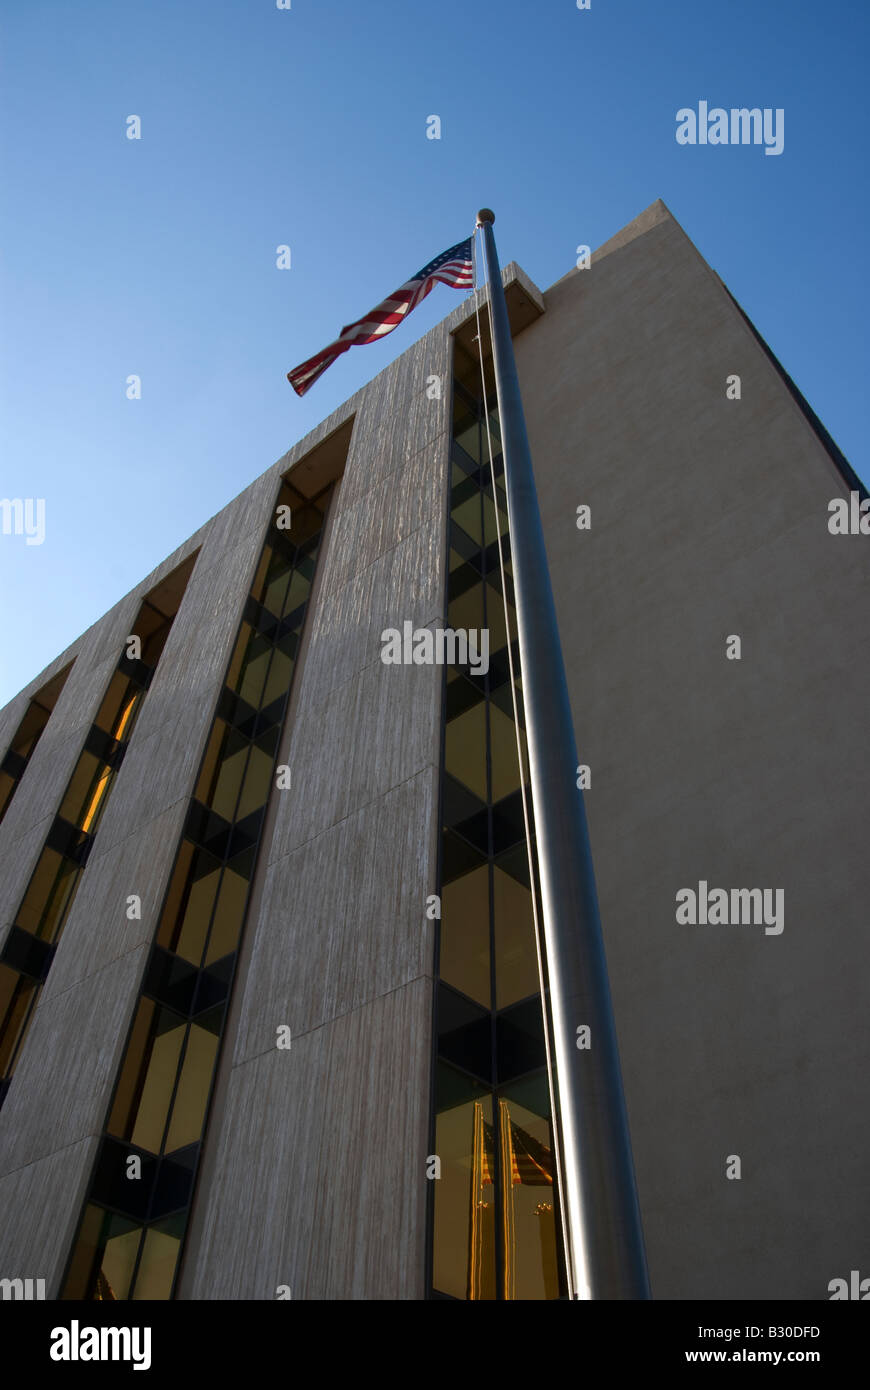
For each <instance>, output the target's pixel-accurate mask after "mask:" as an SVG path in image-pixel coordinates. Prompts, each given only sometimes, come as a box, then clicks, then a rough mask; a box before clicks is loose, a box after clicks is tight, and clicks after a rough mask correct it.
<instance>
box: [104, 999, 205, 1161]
mask: <svg viewBox="0 0 870 1390" xmlns="http://www.w3.org/2000/svg"><path fill="white" fill-rule="evenodd" d="M186 1027H187V1025H186V1022H185V1020H184V1019H183V1018H182V1017H181V1016H180V1015H179V1014H176V1013H174V1012H173V1011H172V1010H171V1009H167V1008H164V1007H163V1006H162V1005H159V1004H155V1003H154V1001H153V1000H151V999H142V1000H141V1001H140V1003H139V1009H138V1012H137V1015H136V1022H135V1023H134V1025H133V1033H132V1036H131V1039H130V1042H129V1043H128V1045H127V1052H126V1056H125V1058H124V1067H123V1071H122V1074H121V1078H120V1081H119V1083H118V1090H117V1094H116V1096H115V1101H114V1104H113V1106H112V1113H111V1116H110V1118H109V1124H108V1131H109V1133H110V1134H114V1135H116V1136H117V1137H118V1138H119V1139H129V1140H131V1141H132V1142H133V1143H134V1144H135V1145H136V1146H137V1148H140V1149H147V1150H148V1151H149V1152H150V1153H154V1154H157V1153H160V1146H161V1143H162V1141H163V1132H164V1129H165V1128H166V1120H167V1117H168V1115H169V1107H170V1104H171V1102H172V1092H173V1089H174V1087H175V1078H176V1075H177V1072H178V1062H179V1059H180V1056H181V1049H182V1046H183V1044H184V1036H185V1031H186Z"/></svg>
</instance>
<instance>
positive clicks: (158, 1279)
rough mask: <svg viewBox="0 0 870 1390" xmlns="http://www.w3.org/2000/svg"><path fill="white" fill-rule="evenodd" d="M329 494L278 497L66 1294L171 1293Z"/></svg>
mask: <svg viewBox="0 0 870 1390" xmlns="http://www.w3.org/2000/svg"><path fill="white" fill-rule="evenodd" d="M327 496H328V489H327V493H326V494H324V496H323V497H321V498H319V499H315V500H314V501H313V502H311V501H306V500H305V499H303V498H302V497H300V496H299V495H298V494H297V493H295V492H294V490H293V489H292V488H291V487H289V485H287V484H285V485H284V487H283V488H282V490H281V495H280V497H279V501H278V506H279V507H281V506H284V505H286V506H289V507H290V508H291V513H292V525H291V527H290V529H289V531H288V530H286V529H283V530H279V529H278V528H277V527H276V526H273V527H272V529H271V531H270V536H269V538H268V540H267V542H266V545H265V546H264V548H263V553H262V555H261V557H260V561H259V564H258V566H257V571H256V574H255V577H254V581H253V585H252V588H251V591H250V595H249V600H248V604H247V607H246V610H245V617H244V619H243V621H242V623H241V625H240V629H239V633H238V637H237V640H236V643H235V645H234V648H233V652H232V656H231V659H230V662H229V666H228V668H227V673H226V681H225V688H224V691H223V694H222V697H221V699H220V701H219V712H218V714H217V715H216V717H215V720H214V723H213V726H212V729H211V732H210V736H209V738H208V740H207V743H206V749H205V753H204V755H203V759H202V764H201V767H200V770H199V774H198V776H197V780H196V784H195V789H194V796H193V799H192V801H191V804H190V808H189V812H188V816H187V819H186V822H185V829H184V834H183V836H182V839H181V842H180V844H179V847H178V852H177V855H176V860H175V865H174V868H173V870H172V874H171V876H170V882H169V886H168V889H167V893H166V898H165V900H164V904H163V909H162V911H161V914H160V922H159V926H158V929H157V933H156V938H155V942H154V945H153V948H152V951H151V956H150V959H149V962H148V966H147V969H146V972H145V977H144V982H143V986H142V994H141V997H140V1000H139V1004H138V1008H137V1012H136V1016H135V1019H134V1022H133V1026H132V1029H131V1032H130V1037H129V1040H128V1042H127V1046H126V1048H125V1051H124V1057H123V1061H122V1064H121V1068H120V1072H119V1075H118V1080H117V1083H116V1090H115V1096H114V1100H113V1103H112V1107H111V1113H110V1116H109V1120H108V1123H107V1126H106V1133H105V1136H104V1138H103V1141H102V1145H101V1149H100V1154H99V1157H98V1160H97V1163H96V1165H95V1169H94V1174H93V1177H92V1180H91V1188H90V1192H89V1200H88V1202H87V1203H86V1206H85V1210H84V1212H83V1215H82V1218H81V1225H80V1228H79V1232H78V1236H77V1238H76V1242H75V1245H74V1248H73V1252H72V1255H71V1259H70V1266H69V1272H68V1276H67V1280H66V1283H65V1286H64V1293H63V1297H65V1298H76V1297H86V1298H101V1297H104V1296H110V1295H105V1294H102V1293H101V1292H100V1288H101V1284H100V1279H102V1280H104V1281H105V1282H106V1283H107V1284H111V1285H112V1287H113V1288H114V1289H116V1291H115V1294H114V1296H115V1297H117V1298H131V1299H137V1300H138V1299H164V1298H171V1297H172V1292H173V1287H174V1281H175V1277H176V1271H177V1267H178V1262H179V1258H180V1254H181V1249H182V1245H183V1240H184V1233H185V1229H186V1224H187V1218H188V1212H189V1207H190V1201H191V1197H192V1192H193V1184H194V1179H195V1175H196V1170H197V1165H198V1162H199V1154H200V1150H201V1144H202V1141H203V1138H204V1134H205V1130H206V1125H207V1119H208V1107H209V1102H210V1098H211V1092H212V1086H213V1083H214V1077H215V1073H216V1068H217V1062H218V1054H219V1049H220V1040H221V1035H222V1031H223V1026H224V1019H225V1016H226V1006H227V1002H228V999H229V994H230V989H231V987H232V980H233V975H234V972H235V964H236V959H237V952H238V948H239V943H240V940H241V934H242V928H243V925H244V919H245V911H246V907H247V902H248V895H249V891H250V884H251V877H252V875H253V872H254V865H255V861H256V853H257V847H258V841H259V835H260V827H261V825H262V819H263V814H264V812H265V808H266V804H267V802H268V800H269V796H270V794H271V791H272V787H273V786H274V778H275V764H276V760H277V754H278V742H279V738H280V733H281V724H282V720H283V712H284V711H285V710H286V708H287V702H288V699H289V692H290V686H291V683H292V680H293V673H294V669H295V664H296V658H297V652H298V646H299V637H300V633H301V629H302V623H303V619H304V613H305V605H306V603H307V600H308V597H309V595H310V592H311V584H312V580H313V577H314V564H315V560H316V556H317V552H318V547H319V540H320V534H321V530H322V526H323V519H324V515H325V506H326V500H327ZM131 1152H132V1153H136V1154H138V1155H139V1157H140V1158H141V1159H142V1162H143V1178H142V1184H141V1185H140V1186H139V1187H138V1190H137V1191H133V1190H132V1188H131V1186H130V1185H129V1184H126V1185H125V1184H124V1182H123V1181H120V1180H119V1177H118V1174H119V1172H120V1171H122V1166H123V1162H124V1160H125V1158H126V1157H127V1155H128V1154H129V1153H131ZM109 1211H114V1212H116V1213H119V1214H120V1215H122V1216H123V1217H125V1218H127V1219H128V1222H129V1223H130V1224H128V1225H127V1226H125V1227H124V1230H123V1232H121V1231H119V1232H118V1233H117V1234H116V1233H115V1232H114V1230H112V1231H111V1232H110V1234H109V1235H108V1236H107V1235H106V1231H107V1230H108V1227H107V1226H106V1221H107V1220H108V1216H106V1217H104V1218H100V1217H99V1213H100V1212H105V1213H108V1212H109ZM95 1213H96V1214H97V1215H95ZM143 1218H144V1219H143ZM95 1231H96V1234H95ZM131 1251H132V1252H133V1253H132V1254H131ZM130 1261H132V1266H131V1267H130ZM122 1266H123V1267H122ZM95 1270H97V1271H98V1272H97V1273H96V1274H95V1273H94V1271H95ZM83 1271H87V1272H85V1273H83ZM116 1286H117V1287H116ZM117 1289H122V1290H123V1292H120V1293H119V1292H117Z"/></svg>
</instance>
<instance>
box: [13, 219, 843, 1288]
mask: <svg viewBox="0 0 870 1390" xmlns="http://www.w3.org/2000/svg"><path fill="white" fill-rule="evenodd" d="M504 281H505V285H506V292H507V296H508V301H509V307H510V312H511V321H512V328H513V331H514V336H515V350H516V354H517V361H518V368H519V373H520V381H521V385H522V390H523V396H524V403H525V408H526V415H527V421H528V427H529V434H530V439H531V444H532V451H533V455H534V458H535V466H536V471H537V476H538V485H539V493H540V501H541V508H542V513H543V519H544V526H545V533H546V540H547V546H548V553H549V560H550V567H551V573H552V579H553V586H554V590H555V595H556V604H557V610H558V618H559V624H560V630H561V636H562V642H563V647H564V652H565V658H566V664H567V669H568V678H569V684H570V689H571V697H572V706H573V712H574V719H575V726H576V730H577V737H578V742H579V746H580V750H581V757H582V758H583V759H584V762H585V764H586V765H588V768H589V777H590V779H591V784H590V786H589V789H588V791H586V793H585V797H586V805H587V812H588V816H589V823H590V834H591V840H592V848H593V854H594V859H595V870H596V876H597V883H598V890H599V897H600V904H601V915H602V921H603V927H604V933H605V942H606V949H607V956H608V964H609V970H610V978H611V986H612V992H613V1000H614V1009H615V1015H616V1023H617V1028H618V1033H619V1042H620V1051H621V1059H622V1067H623V1077H624V1084H625V1092H626V1099H627V1106H628V1114H629V1121H630V1126H631V1134H632V1142H633V1148H634V1159H635V1166H636V1172H637V1182H638V1190H639V1196H640V1204H641V1210H642V1215H643V1221H644V1230H645V1238H646V1244H647V1254H648V1261H649V1270H650V1279H651V1285H652V1291H653V1296H654V1297H656V1298H664V1299H689V1298H702V1299H721V1298H738V1299H739V1298H746V1299H807V1300H813V1299H826V1298H828V1297H829V1292H828V1284H829V1282H830V1281H831V1280H832V1279H834V1278H837V1277H845V1278H846V1279H848V1277H849V1271H850V1270H852V1269H859V1270H861V1271H862V1273H863V1274H866V1275H870V1220H868V1217H870V1196H868V1187H867V1182H866V1171H867V1166H868V1161H870V1113H868V1109H867V1106H866V1104H865V1098H864V1089H865V1086H864V1078H865V1076H866V1074H867V1071H868V1069H870V1029H868V1023H867V1020H868V1017H870V971H868V969H867V946H866V941H867V926H866V915H867V912H866V904H867V901H868V896H870V861H868V856H867V853H866V823H867V809H868V794H867V779H866V776H865V774H864V770H863V766H862V754H861V747H862V735H861V730H862V729H863V722H864V716H865V713H866V708H867V698H868V694H870V644H868V642H867V637H868V624H867V584H868V579H870V539H868V537H867V536H862V535H861V534H837V533H835V532H832V530H831V529H830V526H829V521H830V520H831V516H832V513H831V511H830V510H829V504H830V503H831V502H832V501H835V500H837V499H839V500H841V501H842V502H844V503H849V502H850V500H851V499H850V493H853V492H854V493H857V494H858V496H857V498H855V499H854V503H853V506H854V513H855V515H857V516H859V517H860V515H861V514H860V512H858V510H857V508H858V504H859V503H860V500H861V499H863V498H866V495H867V494H866V492H865V491H864V489H863V488H862V486H861V484H860V483H859V482H858V480H857V478H856V477H855V475H854V474H853V473H852V471H851V469H850V468H849V465H848V464H847V463H846V461H845V460H844V459H843V458H842V456H841V455H840V454H839V451H838V450H837V448H836V446H835V445H834V444H833V441H832V440H831V439H830V437H829V436H828V435H827V433H826V432H825V430H824V429H823V427H822V426H821V425H820V423H819V422H818V420H817V419H816V418H815V416H814V415H813V413H812V411H811V410H810V408H809V407H808V406H807V404H806V403H805V402H804V401H803V399H802V397H801V396H800V395H799V393H798V392H797V391H796V389H795V388H794V386H793V385H792V383H791V382H790V381H789V379H788V378H787V376H786V375H785V373H784V372H783V370H782V368H781V367H780V366H779V364H778V363H777V362H776V360H775V359H773V358H772V356H771V354H770V353H769V351H768V350H767V349H766V347H765V344H764V343H763V341H762V340H761V339H760V337H759V336H758V334H757V333H756V331H755V330H754V328H753V326H752V325H751V324H750V323H749V322H748V320H747V319H746V318H745V316H744V315H743V314H742V312H741V310H740V308H739V306H738V305H737V304H736V303H735V301H734V300H733V299H732V298H731V296H730V295H729V293H728V291H727V289H726V288H725V287H724V285H723V284H722V283H721V281H720V280H719V279H718V277H717V276H716V274H715V273H714V272H713V271H712V270H711V269H710V267H709V266H708V265H707V264H706V263H705V261H704V260H703V258H702V257H701V255H700V254H699V253H698V251H697V250H696V249H695V248H694V246H693V245H692V243H691V242H690V241H689V240H688V238H687V237H686V235H685V234H684V232H683V231H682V230H681V228H680V227H679V226H678V224H677V223H676V222H675V221H674V219H673V218H672V217H671V215H670V213H669V212H668V210H667V209H666V208H665V206H664V205H663V204H662V203H661V202H658V203H656V204H654V205H653V206H652V207H650V208H648V209H647V210H646V212H644V213H643V214H642V215H641V216H640V217H638V218H637V219H636V220H635V221H634V222H632V223H631V224H630V225H629V226H628V227H626V228H624V229H623V230H622V231H621V232H620V233H619V234H618V235H617V236H615V237H614V238H613V239H612V240H611V241H609V242H607V243H606V245H604V246H603V247H602V248H601V249H600V250H599V251H598V252H597V253H596V254H595V256H594V257H593V261H592V266H591V268H590V269H588V270H582V271H580V270H577V271H572V272H571V273H570V274H568V275H567V276H565V277H564V278H563V279H561V280H559V281H558V282H557V283H556V284H555V285H553V286H552V287H551V288H550V289H549V290H548V291H547V292H546V293H545V294H542V293H541V292H540V291H539V290H538V289H537V288H536V287H535V286H534V285H533V284H532V283H531V282H530V281H529V280H528V278H527V277H526V275H525V274H524V273H523V272H522V270H521V269H520V268H519V267H518V266H516V265H510V266H508V267H507V269H506V270H505V272H504ZM475 334H476V325H475V318H474V313H473V301H472V299H470V298H469V299H466V300H464V301H463V302H462V303H461V304H459V306H458V307H457V308H455V309H454V311H453V312H452V313H451V314H449V316H448V317H447V318H445V319H444V320H443V321H442V322H441V323H440V324H438V325H437V327H435V328H434V329H432V331H431V332H429V333H427V334H426V336H425V337H423V338H422V339H421V340H420V341H419V342H418V343H416V344H414V345H413V346H412V347H410V348H409V349H408V351H407V352H405V353H404V354H403V355H402V356H401V357H399V358H398V359H397V360H396V361H395V362H393V363H392V364H391V365H390V366H389V367H387V368H386V369H385V370H384V371H382V372H380V374H379V375H377V376H376V377H375V378H374V379H373V380H372V381H371V382H370V383H369V384H368V385H367V386H365V387H364V388H363V389H362V390H360V391H359V392H357V394H356V395H354V396H353V397H352V398H351V399H350V400H348V401H347V402H346V403H345V404H344V405H343V406H342V407H341V408H340V409H339V410H338V411H336V412H335V413H334V414H333V415H331V416H330V417H329V418H328V419H327V420H325V421H324V422H323V423H322V424H321V425H320V426H319V427H318V428H317V429H316V430H314V431H313V432H312V433H311V434H310V435H308V436H307V437H306V438H305V439H303V440H302V441H300V442H299V443H298V444H297V445H295V446H294V447H293V448H292V449H291V450H290V451H289V453H287V454H286V455H285V456H284V457H283V458H281V459H280V460H279V461H278V462H277V463H276V464H275V465H274V466H273V467H272V468H271V469H269V470H268V471H267V472H266V473H264V474H263V475H262V476H261V477H260V478H258V479H257V480H256V481H255V482H254V483H252V484H251V486H250V487H248V488H247V489H246V490H245V491H244V492H243V493H242V494H241V495H240V496H239V497H238V498H236V500H235V501H233V502H232V503H230V505H229V506H227V507H226V508H225V509H224V510H223V511H222V512H220V513H219V514H218V515H217V516H215V517H213V518H212V520H211V521H209V522H207V523H206V525H205V526H203V527H202V528H201V530H200V531H198V532H197V533H196V535H194V536H192V537H191V539H190V540H189V541H188V542H187V543H186V544H185V545H183V546H182V547H180V549H179V550H178V551H177V552H176V553H175V554H173V555H171V556H170V557H169V558H168V559H167V560H166V561H165V562H164V563H163V564H162V565H161V566H159V567H158V569H157V570H156V571H155V572H154V573H153V574H151V575H149V576H148V577H147V579H145V580H143V582H142V583H141V584H140V585H139V586H138V587H137V588H136V589H135V590H134V591H133V592H132V593H130V594H128V595H127V597H126V598H124V599H122V600H121V601H120V602H119V603H118V604H116V605H115V606H114V607H113V608H112V609H111V610H110V611H109V612H108V613H107V614H106V615H105V617H103V618H102V619H101V620H100V621H99V622H98V623H96V624H95V625H94V626H93V627H92V628H90V629H89V630H88V631H87V632H85V633H84V634H83V636H82V637H80V638H79V640H78V641H76V642H75V643H74V644H73V645H72V646H71V647H70V648H69V649H68V650H67V651H65V652H63V653H62V654H61V655H60V656H59V657H58V658H57V660H56V661H55V662H53V663H52V665H51V666H49V667H48V668H47V669H46V670H45V671H44V672H43V673H42V674H41V675H40V676H38V677H37V678H36V680H34V681H33V682H32V683H31V684H30V685H29V686H28V687H27V688H26V689H25V690H23V691H22V692H21V694H20V695H19V696H17V697H16V698H15V699H14V700H13V701H12V702H11V703H10V704H9V705H8V706H7V707H6V708H5V709H4V710H3V711H2V712H0V754H3V755H4V761H3V764H2V774H0V776H2V779H3V780H2V781H0V803H2V805H0V814H2V824H0V943H3V944H2V949H0V962H2V964H0V977H2V978H0V989H2V993H0V1009H2V1010H3V1011H4V1012H3V1015H2V1022H0V1028H2V1032H0V1070H2V1074H3V1076H4V1078H5V1080H4V1083H3V1104H2V1110H0V1209H2V1211H3V1213H4V1219H3V1222H2V1229H0V1275H2V1276H3V1277H4V1278H22V1279H23V1278H33V1279H39V1278H42V1279H45V1280H46V1288H47V1291H48V1296H49V1297H53V1298H57V1297H86V1298H119V1299H120V1298H168V1297H175V1298H180V1299H274V1298H276V1297H278V1298H280V1297H286V1296H291V1297H292V1298H294V1299H422V1298H425V1297H427V1296H436V1297H438V1296H442V1297H454V1298H467V1297H472V1298H493V1297H498V1298H523V1299H526V1298H553V1297H558V1296H559V1293H560V1288H561V1287H562V1284H561V1274H560V1255H559V1236H558V1224H559V1223H558V1220H557V1212H556V1201H557V1198H556V1194H555V1192H554V1185H553V1180H552V1179H553V1164H552V1142H551V1137H550V1128H549V1123H548V1116H549V1109H548V1099H547V1084H546V1069H545V1057H544V1049H543V1032H542V1022H541V1007H540V997H539V994H538V990H537V963H536V955H535V945H534V936H533V931H532V926H531V895H530V892H529V886H528V885H529V879H528V867H527V862H526V848H525V840H524V835H523V828H522V819H521V815H520V811H519V795H520V783H521V778H520V774H519V764H518V761H517V753H516V726H515V722H514V716H513V702H512V700H511V689H510V678H509V673H508V668H507V662H506V648H507V642H508V634H507V633H506V631H505V627H504V595H505V590H506V597H507V600H508V612H509V613H510V599H511V578H510V571H509V566H508V570H507V574H506V577H505V580H504V584H502V579H501V575H500V570H499V565H498V558H497V547H496V544H495V542H496V534H497V531H496V528H497V527H498V528H499V529H500V530H501V532H502V533H503V534H504V536H505V541H506V543H507V542H508V539H509V538H508V536H507V525H506V519H505V517H504V514H503V507H502V506H501V505H499V504H500V503H501V502H502V501H503V498H502V494H501V489H500V487H498V486H497V488H496V492H495V495H494V493H493V488H492V483H491V479H490V474H489V467H488V462H487V455H486V444H485V421H484V412H483V408H482V404H481V399H480V374H479V369H478V364H477V351H478V349H477V343H476V341H475ZM485 336H486V335H485V334H484V337H485ZM375 351H376V350H375ZM735 378H739V382H738V381H736V380H735ZM436 379H437V380H436ZM490 404H492V399H491V400H490ZM496 449H497V436H496ZM483 464H486V466H485V467H481V465H483ZM583 506H587V507H588V508H589V509H590V513H589V519H590V522H591V524H589V525H588V526H586V525H584V524H583V522H584V520H585V514H583V513H578V508H580V507H583ZM286 508H289V509H290V510H289V512H288V511H287V510H285V509H286ZM288 522H289V527H288ZM445 619H446V620H448V621H449V624H450V626H451V627H452V628H454V629H460V628H461V629H467V630H470V631H474V630H477V629H484V628H485V629H486V630H487V631H488V632H489V634H490V641H489V652H488V664H487V667H486V669H485V670H483V669H481V668H482V665H483V663H479V666H478V669H477V671H475V669H474V667H473V665H472V664H470V663H467V664H466V666H465V667H459V666H448V667H445V666H439V665H434V664H414V663H413V662H411V663H410V664H405V663H400V664H390V663H388V662H386V661H385V660H384V659H383V654H384V650H385V644H384V637H383V634H384V633H385V631H387V630H388V629H395V630H396V631H397V632H398V633H400V634H404V632H405V624H410V629H408V630H409V631H411V632H412V633H413V632H417V631H419V630H421V629H428V630H429V631H430V632H432V633H433V634H434V633H435V631H436V629H439V628H441V629H443V627H444V625H445ZM131 638H137V639H139V640H138V644H137V643H136V642H131V641H130V639H131ZM735 639H739V643H738V642H735ZM519 717H520V721H521V718H522V712H521V708H520V716H519ZM573 771H574V770H573V769H568V772H569V774H571V775H573ZM689 889H691V890H692V895H691V898H690V895H689V894H688V892H687V891H685V892H684V891H683V890H689ZM719 889H722V890H725V892H724V894H723V895H722V897H721V899H719V901H721V903H723V904H724V903H726V902H727V904H728V907H727V908H724V909H723V910H722V911H720V912H718V913H717V912H716V911H714V910H711V905H712V904H713V903H715V902H716V901H717V898H716V896H714V895H715V890H719ZM741 889H743V890H758V892H757V893H750V892H748V891H747V892H746V893H744V894H740V893H738V891H737V890H741ZM764 890H768V892H767V896H764ZM779 894H781V896H778V895H779ZM436 899H437V900H440V911H441V916H440V918H439V917H438V916H437V912H438V907H437V904H436ZM693 902H694V903H696V904H697V919H696V920H695V921H694V922H693V921H692V920H691V918H690V915H689V908H690V906H691V904H692V903H693ZM735 902H736V904H737V906H736V908H735V907H734V904H735ZM729 909H731V917H730V919H729V918H728V917H727V912H728V910H729ZM740 912H742V913H743V919H742V920H740V919H739V914H740ZM717 917H721V918H722V919H723V920H717ZM436 1159H437V1162H436V1161H435V1160H436ZM439 1167H440V1176H437V1173H438V1169H439Z"/></svg>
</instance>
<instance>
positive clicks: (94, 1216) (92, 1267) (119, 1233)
mask: <svg viewBox="0 0 870 1390" xmlns="http://www.w3.org/2000/svg"><path fill="white" fill-rule="evenodd" d="M141 1233H142V1227H141V1226H140V1225H138V1224H137V1223H136V1222H135V1221H130V1220H128V1219H127V1217H125V1216H115V1215H113V1214H112V1213H111V1212H108V1211H105V1210H104V1209H103V1208H102V1207H98V1206H96V1205H94V1203H88V1205H87V1207H86V1208H85V1214H84V1220H83V1221H82V1225H81V1229H80V1231H79V1235H78V1239H77V1241H76V1244H75V1250H74V1253H73V1259H72V1264H71V1267H70V1272H69V1276H68V1278H67V1283H66V1287H65V1289H64V1295H63V1296H64V1298H77V1299H81V1298H92V1299H100V1300H102V1299H105V1300H107V1301H108V1300H112V1299H122V1298H126V1297H127V1294H128V1291H129V1288H130V1281H131V1279H132V1277H133V1269H134V1266H135V1264H136V1257H137V1255H138V1253H139V1241H140V1238H141Z"/></svg>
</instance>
